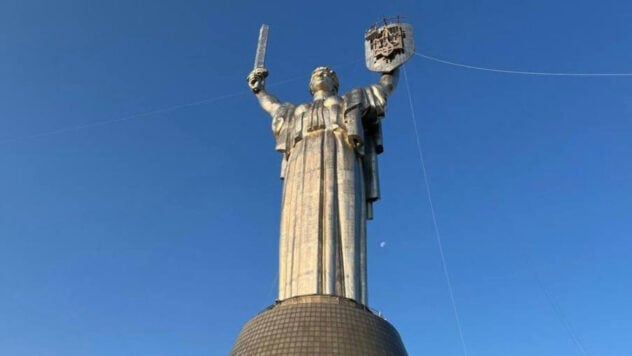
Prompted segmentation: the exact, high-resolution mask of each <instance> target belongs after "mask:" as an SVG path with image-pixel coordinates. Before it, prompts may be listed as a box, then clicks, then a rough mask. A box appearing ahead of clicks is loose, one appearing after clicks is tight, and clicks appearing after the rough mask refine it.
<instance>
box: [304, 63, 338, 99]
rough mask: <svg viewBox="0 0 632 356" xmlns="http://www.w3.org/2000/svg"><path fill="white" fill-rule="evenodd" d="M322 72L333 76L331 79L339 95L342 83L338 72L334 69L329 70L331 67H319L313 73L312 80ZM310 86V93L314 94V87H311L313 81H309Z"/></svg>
mask: <svg viewBox="0 0 632 356" xmlns="http://www.w3.org/2000/svg"><path fill="white" fill-rule="evenodd" d="M320 71H325V72H327V74H329V75H330V76H331V78H332V79H333V80H334V90H335V91H336V93H337V92H338V88H339V87H340V81H338V74H336V72H335V71H334V70H333V69H331V68H329V67H317V68H316V69H314V70H313V71H312V75H311V76H310V78H311V77H313V76H314V74H315V73H316V72H320ZM309 84H310V85H309V92H310V94H314V93H313V92H312V85H311V84H312V81H311V79H310V81H309Z"/></svg>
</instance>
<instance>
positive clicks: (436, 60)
mask: <svg viewBox="0 0 632 356" xmlns="http://www.w3.org/2000/svg"><path fill="white" fill-rule="evenodd" d="M414 53H415V55H416V56H419V57H421V58H424V59H427V60H430V61H434V62H438V63H443V64H448V65H451V66H454V67H460V68H467V69H474V70H480V71H485V72H494V73H504V74H522V75H537V76H549V77H632V73H565V72H533V71H524V70H509V69H499V68H488V67H479V66H474V65H470V64H464V63H457V62H452V61H448V60H445V59H442V58H437V57H433V56H429V55H427V54H422V53H419V52H414Z"/></svg>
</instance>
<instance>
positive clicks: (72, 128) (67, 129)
mask: <svg viewBox="0 0 632 356" xmlns="http://www.w3.org/2000/svg"><path fill="white" fill-rule="evenodd" d="M246 93H248V91H243V92H239V93H234V94H228V95H220V96H216V97H213V98H208V99H204V100H200V101H195V102H192V103H188V104H179V105H174V106H169V107H166V108H163V109H157V110H151V111H145V112H141V113H138V114H132V115H128V116H123V117H119V118H117V119H111V120H103V121H96V122H91V123H87V124H82V125H76V126H68V127H62V128H59V129H55V130H52V131H45V132H40V133H36V134H32V135H26V136H19V137H14V138H8V139H4V140H0V145H1V144H4V143H9V142H15V141H22V140H29V139H33V138H38V137H44V136H51V135H58V134H61V133H65V132H70V131H77V130H81V129H87V128H90V127H97V126H104V125H109V124H113V123H115V122H122V121H128V120H132V119H137V118H141V117H146V116H150V115H154V114H161V113H165V112H169V111H174V110H178V109H182V108H186V107H191V106H196V105H201V104H206V103H211V102H214V101H217V100H221V99H227V98H231V97H235V96H240V95H244V94H246Z"/></svg>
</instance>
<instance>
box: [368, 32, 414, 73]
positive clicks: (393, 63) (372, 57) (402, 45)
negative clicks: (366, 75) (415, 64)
mask: <svg viewBox="0 0 632 356" xmlns="http://www.w3.org/2000/svg"><path fill="white" fill-rule="evenodd" d="M414 52H415V41H414V38H413V27H412V26H411V25H409V24H404V23H399V22H397V23H390V24H385V25H384V26H381V27H377V26H373V27H371V28H369V29H368V30H367V31H366V34H365V35H364V56H365V60H366V67H367V68H368V69H369V70H370V71H373V72H390V71H392V70H394V69H395V68H397V67H399V66H401V65H402V64H404V63H405V62H406V61H408V60H409V59H410V57H412V56H413V53H414Z"/></svg>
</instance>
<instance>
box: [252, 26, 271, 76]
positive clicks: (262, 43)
mask: <svg viewBox="0 0 632 356" xmlns="http://www.w3.org/2000/svg"><path fill="white" fill-rule="evenodd" d="M267 45H268V25H265V24H263V25H261V29H260V30H259V42H257V53H256V54H255V68H254V69H257V68H265V67H264V63H265V59H266V47H267Z"/></svg>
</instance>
